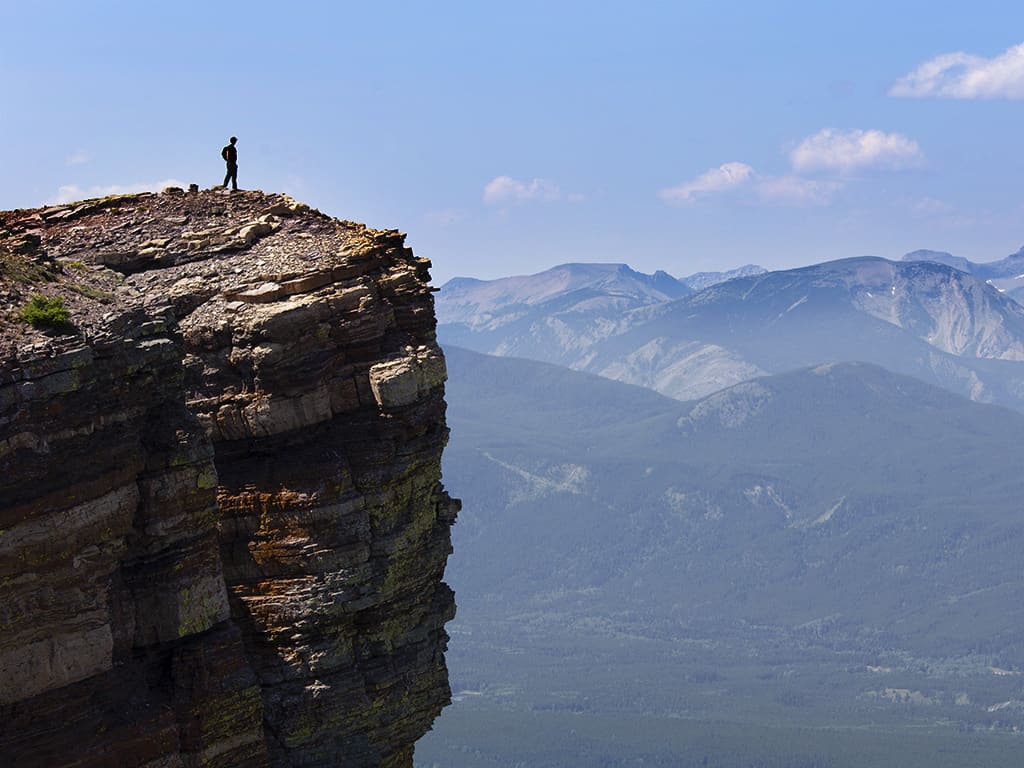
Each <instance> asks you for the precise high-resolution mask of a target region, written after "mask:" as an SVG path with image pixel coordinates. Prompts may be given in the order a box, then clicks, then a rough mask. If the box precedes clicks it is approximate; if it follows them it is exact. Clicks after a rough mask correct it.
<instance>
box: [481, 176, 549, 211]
mask: <svg viewBox="0 0 1024 768" xmlns="http://www.w3.org/2000/svg"><path fill="white" fill-rule="evenodd" d="M560 199H562V191H561V190H560V189H559V188H558V185H557V184H555V183H554V182H553V181H549V180H548V179H531V180H530V181H519V180H518V179H513V178H512V177H511V176H497V177H495V178H493V179H491V180H490V181H489V182H487V186H486V187H484V202H485V203H487V204H488V205H504V204H508V203H527V202H532V201H545V200H560Z"/></svg>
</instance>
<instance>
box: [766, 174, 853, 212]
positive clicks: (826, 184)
mask: <svg viewBox="0 0 1024 768" xmlns="http://www.w3.org/2000/svg"><path fill="white" fill-rule="evenodd" d="M842 188H843V185H842V184H841V183H839V182H838V181H819V180H816V179H804V178H802V177H800V176H774V177H765V178H760V179H758V181H757V194H758V196H759V197H760V198H761V199H762V200H764V201H766V202H769V203H778V204H781V205H828V204H829V203H830V202H832V197H833V195H835V194H836V192H838V191H839V190H840V189H842Z"/></svg>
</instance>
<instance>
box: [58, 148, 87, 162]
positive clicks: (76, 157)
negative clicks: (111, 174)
mask: <svg viewBox="0 0 1024 768" xmlns="http://www.w3.org/2000/svg"><path fill="white" fill-rule="evenodd" d="M91 161H92V155H90V154H89V153H88V152H86V151H85V150H84V149H78V150H75V151H74V152H72V153H71V154H70V155H68V156H67V157H66V158H65V159H64V162H65V163H66V164H67V165H85V164H86V163H88V162H91Z"/></svg>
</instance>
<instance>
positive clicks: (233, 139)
mask: <svg viewBox="0 0 1024 768" xmlns="http://www.w3.org/2000/svg"><path fill="white" fill-rule="evenodd" d="M237 141H238V139H237V138H235V137H234V136H232V137H231V143H232V144H234V143H236V142H237Z"/></svg>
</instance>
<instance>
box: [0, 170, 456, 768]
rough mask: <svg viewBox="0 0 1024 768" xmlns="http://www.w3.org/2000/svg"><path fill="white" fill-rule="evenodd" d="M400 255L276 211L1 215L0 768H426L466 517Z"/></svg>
mask: <svg viewBox="0 0 1024 768" xmlns="http://www.w3.org/2000/svg"><path fill="white" fill-rule="evenodd" d="M403 240H404V235H402V234H400V233H398V232H395V231H386V232H381V231H374V230H370V229H367V228H366V227H364V226H362V225H359V224H354V223H351V222H344V221H338V220H336V219H332V218H329V217H328V216H325V215H323V214H321V213H319V212H317V211H311V210H309V209H308V207H307V206H304V205H302V204H298V203H295V202H294V201H292V200H290V199H289V198H287V197H284V196H281V195H265V194H263V193H260V192H242V193H235V194H228V193H225V192H221V191H207V192H198V191H193V192H184V191H182V190H176V189H169V190H165V192H164V193H163V194H160V195H152V194H142V195H133V196H120V197H111V198H104V199H99V200H91V201H85V202H82V203H75V204H70V205H65V206H59V207H51V208H44V209H39V210H22V211H13V212H6V213H0V628H2V631H0V756H2V759H0V763H3V764H4V765H18V766H71V765H74V766H97V767H98V766H110V765H117V766H149V767H150V768H156V767H157V766H168V767H169V766H225V767H227V766H242V765H245V766H279V765H280V766H284V765H288V766H327V765H331V766H337V765H344V766H376V765H383V766H408V765H411V762H412V750H413V744H414V742H415V741H416V739H417V738H418V737H419V736H420V735H422V734H423V733H424V732H425V731H426V730H427V729H428V728H429V726H430V723H431V722H432V720H433V719H434V718H435V717H436V715H437V714H438V712H439V711H440V710H441V708H442V707H443V706H444V705H445V704H446V702H447V701H448V699H449V689H448V683H447V671H446V668H445V660H444V651H445V647H446V643H447V635H446V634H445V631H444V624H445V622H446V621H448V620H449V619H450V618H451V617H452V616H453V614H454V601H453V595H452V592H451V591H450V590H449V589H448V587H447V586H445V584H444V583H443V582H442V581H441V578H442V574H443V571H444V567H445V562H446V559H447V556H448V554H449V552H450V536H449V528H450V526H451V524H452V522H453V520H454V516H455V513H456V510H457V507H458V505H457V503H456V502H454V501H453V500H451V499H450V498H449V497H448V495H447V494H446V493H445V491H444V489H443V488H442V486H441V482H440V479H441V464H440V461H441V451H442V448H443V447H444V445H445V442H446V440H447V428H446V426H445V403H444V399H443V397H444V387H443V382H444V379H445V363H444V359H443V357H442V354H441V352H440V350H439V349H438V347H437V345H436V341H435V332H434V324H435V321H434V315H433V303H432V298H431V288H430V287H429V285H428V274H427V269H428V267H429V262H428V261H426V260H425V259H418V258H416V257H414V256H413V255H412V253H411V251H410V250H409V249H408V248H406V247H405V246H404V242H403ZM33 296H41V297H43V298H41V299H36V300H35V303H36V308H37V309H40V308H41V309H42V310H43V312H42V313H39V312H37V313H36V315H34V316H33V315H31V314H26V309H27V308H28V307H29V305H30V304H32V303H33V298H32V297H33ZM58 299H59V300H61V301H63V305H64V309H66V310H67V312H68V317H67V319H66V320H63V319H62V318H61V316H60V314H59V312H57V311H56V310H57V309H59V306H57V305H56V303H55V302H56V301H57V300H58ZM29 320H31V321H32V322H29Z"/></svg>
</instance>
